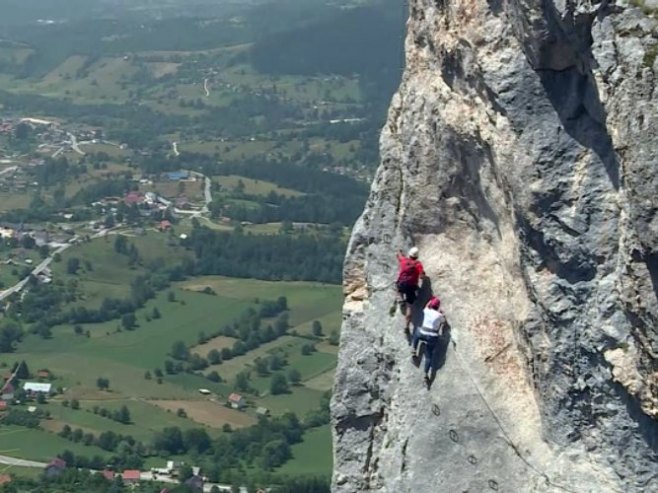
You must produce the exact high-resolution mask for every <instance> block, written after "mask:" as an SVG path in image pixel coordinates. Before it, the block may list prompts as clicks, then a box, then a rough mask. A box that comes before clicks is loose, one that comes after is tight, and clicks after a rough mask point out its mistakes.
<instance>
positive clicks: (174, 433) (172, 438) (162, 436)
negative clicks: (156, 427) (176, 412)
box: [153, 426, 186, 455]
mask: <svg viewBox="0 0 658 493" xmlns="http://www.w3.org/2000/svg"><path fill="white" fill-rule="evenodd" d="M153 448H154V449H155V450H158V451H162V452H167V453H169V454H170V455H177V454H181V453H184V452H186V449H185V444H184V443H183V434H182V433H181V430H180V428H178V427H176V426H172V427H168V428H164V429H163V430H162V431H160V432H159V433H156V435H155V437H154V439H153Z"/></svg>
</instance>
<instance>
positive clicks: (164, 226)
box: [158, 219, 171, 231]
mask: <svg viewBox="0 0 658 493" xmlns="http://www.w3.org/2000/svg"><path fill="white" fill-rule="evenodd" d="M158 229H159V230H160V231H169V230H170V229H171V222H170V221H167V220H166V219H165V220H164V221H160V224H159V225H158Z"/></svg>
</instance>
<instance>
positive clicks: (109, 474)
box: [101, 469, 115, 481]
mask: <svg viewBox="0 0 658 493" xmlns="http://www.w3.org/2000/svg"><path fill="white" fill-rule="evenodd" d="M101 474H102V475H103V477H104V478H105V479H107V480H108V481H114V476H115V474H114V471H110V470H108V469H105V470H104V471H102V472H101Z"/></svg>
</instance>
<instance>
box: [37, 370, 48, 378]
mask: <svg viewBox="0 0 658 493" xmlns="http://www.w3.org/2000/svg"><path fill="white" fill-rule="evenodd" d="M37 377H38V378H50V371H48V370H39V371H38V372H37Z"/></svg>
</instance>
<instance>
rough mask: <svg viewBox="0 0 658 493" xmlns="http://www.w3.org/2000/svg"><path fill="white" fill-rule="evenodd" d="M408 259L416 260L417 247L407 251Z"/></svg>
mask: <svg viewBox="0 0 658 493" xmlns="http://www.w3.org/2000/svg"><path fill="white" fill-rule="evenodd" d="M409 258H418V247H411V248H410V249H409Z"/></svg>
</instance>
